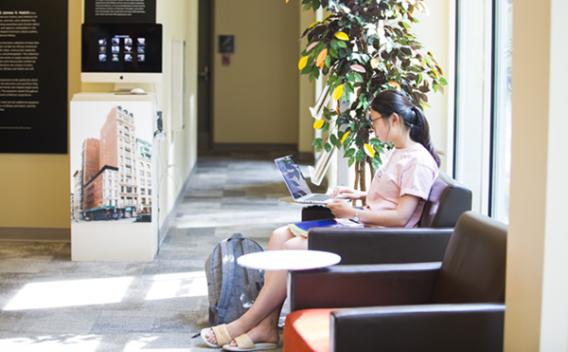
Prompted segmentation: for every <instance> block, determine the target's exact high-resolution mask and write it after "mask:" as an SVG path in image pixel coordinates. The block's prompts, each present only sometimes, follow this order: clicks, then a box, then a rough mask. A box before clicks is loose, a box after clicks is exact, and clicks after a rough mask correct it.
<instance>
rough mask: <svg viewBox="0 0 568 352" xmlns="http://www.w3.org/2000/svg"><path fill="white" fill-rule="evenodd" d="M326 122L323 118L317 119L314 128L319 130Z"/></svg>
mask: <svg viewBox="0 0 568 352" xmlns="http://www.w3.org/2000/svg"><path fill="white" fill-rule="evenodd" d="M324 123H325V121H324V120H323V119H317V120H315V121H314V125H313V127H314V129H316V130H319V129H320V128H322V127H323V124H324Z"/></svg>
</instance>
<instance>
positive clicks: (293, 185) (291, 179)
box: [275, 156, 311, 199]
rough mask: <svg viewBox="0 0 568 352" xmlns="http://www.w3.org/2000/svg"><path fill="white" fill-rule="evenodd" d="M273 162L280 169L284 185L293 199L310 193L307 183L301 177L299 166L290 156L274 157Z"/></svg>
mask: <svg viewBox="0 0 568 352" xmlns="http://www.w3.org/2000/svg"><path fill="white" fill-rule="evenodd" d="M275 163H276V166H278V169H280V172H281V173H282V176H283V177H284V182H285V183H286V186H288V189H289V190H290V193H292V197H293V198H294V199H298V198H300V197H303V196H305V195H306V194H309V193H311V191H310V188H309V187H308V184H307V183H306V181H305V180H304V178H303V177H302V173H301V171H300V168H299V167H298V165H297V164H296V163H295V162H294V160H292V158H291V157H289V156H287V157H283V158H279V159H276V160H275Z"/></svg>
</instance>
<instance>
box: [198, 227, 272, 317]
mask: <svg viewBox="0 0 568 352" xmlns="http://www.w3.org/2000/svg"><path fill="white" fill-rule="evenodd" d="M262 250H263V249H262V247H261V246H260V245H259V244H258V243H256V242H255V241H253V240H251V239H249V238H245V237H243V235H241V234H239V233H237V234H234V235H232V236H231V237H230V238H227V239H224V240H223V241H221V242H219V243H218V244H217V245H216V246H215V248H213V252H212V253H211V254H210V255H209V257H208V258H207V261H206V262H205V274H206V275H207V289H208V291H209V323H210V324H211V325H217V324H225V323H229V322H231V321H233V320H235V319H238V318H240V316H241V315H243V314H244V313H245V312H246V311H247V310H248V309H249V308H250V306H252V304H253V303H254V300H255V299H256V297H257V296H258V292H259V291H260V289H261V288H262V285H263V284H264V273H263V272H262V271H260V270H254V269H247V268H244V267H242V266H240V265H239V264H237V258H238V257H240V256H241V255H243V254H248V253H254V252H261V251H262Z"/></svg>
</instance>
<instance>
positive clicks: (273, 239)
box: [268, 226, 294, 250]
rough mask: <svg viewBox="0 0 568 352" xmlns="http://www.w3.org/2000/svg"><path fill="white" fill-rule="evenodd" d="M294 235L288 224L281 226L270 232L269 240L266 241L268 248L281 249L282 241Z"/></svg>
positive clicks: (284, 241)
mask: <svg viewBox="0 0 568 352" xmlns="http://www.w3.org/2000/svg"><path fill="white" fill-rule="evenodd" d="M292 237H294V236H293V235H292V234H291V233H290V230H288V226H282V227H279V228H277V229H276V230H274V231H273V232H272V235H271V236H270V240H269V241H268V249H270V250H275V249H283V247H282V246H283V245H284V243H286V241H288V240H290V239H291V238H292Z"/></svg>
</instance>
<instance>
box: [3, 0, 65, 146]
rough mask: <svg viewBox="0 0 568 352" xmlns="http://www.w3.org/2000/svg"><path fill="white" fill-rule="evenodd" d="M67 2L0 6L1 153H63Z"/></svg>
mask: <svg viewBox="0 0 568 352" xmlns="http://www.w3.org/2000/svg"><path fill="white" fill-rule="evenodd" d="M67 9H68V1H67V0H49V1H38V0H0V152H1V153H46V154H65V153H67V119H68V107H67V106H68V95H67V94H68V93H67V89H68V88H67V75H68V73H67V66H68V65H67V61H68V59H67V58H68V51H67V38H68V28H67V18H68V17H67V16H68V13H67V11H68V10H67Z"/></svg>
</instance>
